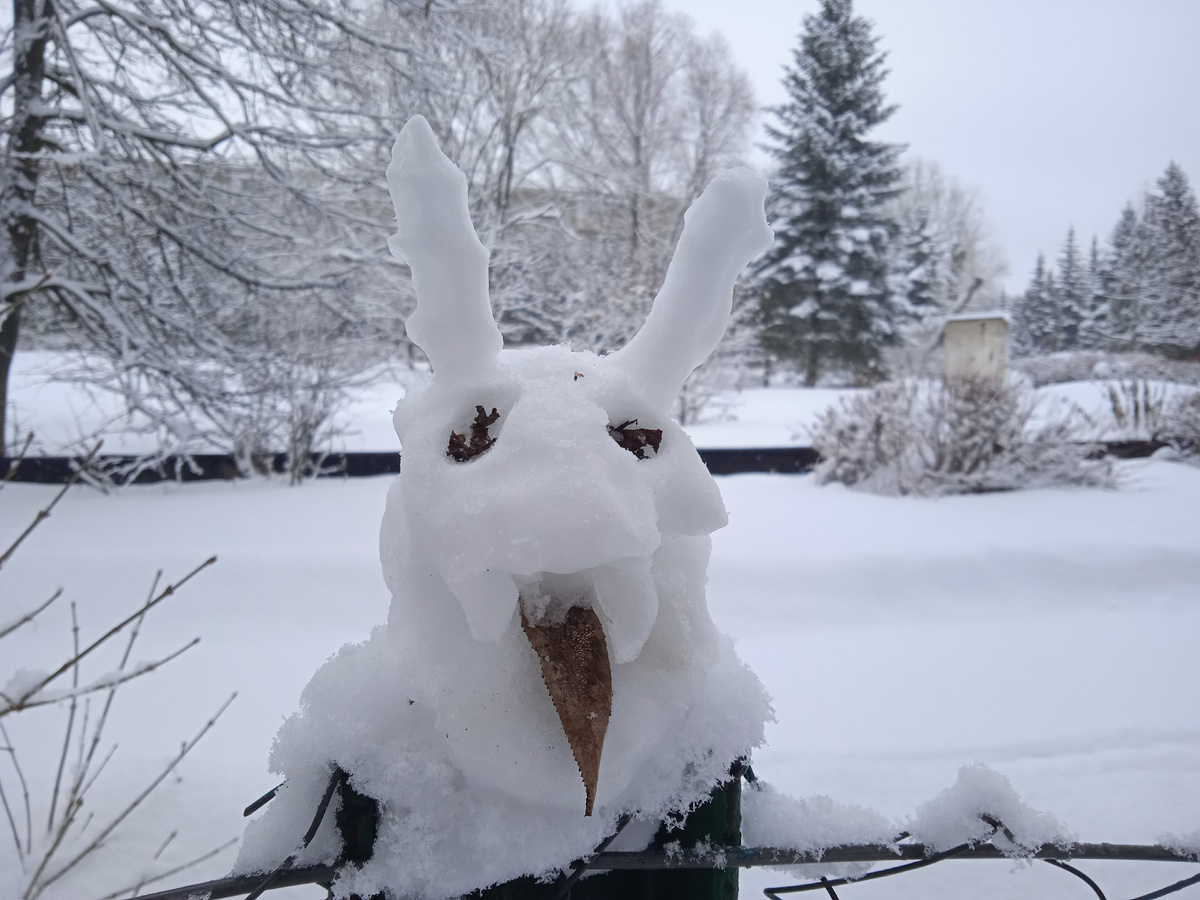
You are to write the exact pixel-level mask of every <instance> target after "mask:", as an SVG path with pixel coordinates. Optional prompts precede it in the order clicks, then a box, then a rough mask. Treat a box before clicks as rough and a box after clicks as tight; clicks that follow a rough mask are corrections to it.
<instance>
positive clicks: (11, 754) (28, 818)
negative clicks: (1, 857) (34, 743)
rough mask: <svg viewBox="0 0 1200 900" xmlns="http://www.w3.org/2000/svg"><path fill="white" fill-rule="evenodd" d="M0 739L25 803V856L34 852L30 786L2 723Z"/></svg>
mask: <svg viewBox="0 0 1200 900" xmlns="http://www.w3.org/2000/svg"><path fill="white" fill-rule="evenodd" d="M0 737H3V738H4V745H5V747H6V748H7V750H8V758H9V760H11V761H12V767H13V770H14V771H15V772H16V773H17V781H18V782H19V783H20V785H21V796H22V798H23V799H24V801H25V855H26V856H28V855H29V854H31V853H32V852H33V808H32V806H31V805H30V802H29V784H28V782H26V781H25V773H24V772H22V771H21V763H20V761H19V760H18V759H17V748H16V746H15V745H14V744H13V742H12V738H10V737H9V736H8V729H6V728H5V727H4V724H3V723H0Z"/></svg>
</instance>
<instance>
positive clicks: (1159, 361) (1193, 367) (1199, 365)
mask: <svg viewBox="0 0 1200 900" xmlns="http://www.w3.org/2000/svg"><path fill="white" fill-rule="evenodd" d="M1013 368H1014V369H1016V370H1017V371H1018V372H1021V373H1022V374H1024V375H1027V376H1028V377H1029V378H1030V379H1032V381H1033V384H1034V386H1035V387H1042V386H1043V385H1047V384H1060V383H1062V382H1064V381H1090V380H1092V379H1096V378H1104V379H1109V378H1115V379H1121V380H1130V379H1133V380H1137V379H1148V380H1152V381H1174V382H1177V383H1179V384H1197V385H1200V362H1187V361H1186V360H1175V359H1163V358H1162V357H1161V356H1152V355H1151V354H1149V353H1109V352H1105V351H1102V350H1066V351H1063V352H1061V353H1048V354H1046V355H1044V356H1026V357H1022V358H1019V359H1014V360H1013Z"/></svg>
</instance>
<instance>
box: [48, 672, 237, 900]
mask: <svg viewBox="0 0 1200 900" xmlns="http://www.w3.org/2000/svg"><path fill="white" fill-rule="evenodd" d="M236 697H237V693H236V692H235V693H233V694H231V695H230V696H229V699H228V700H226V701H225V702H224V703H222V704H221V707H220V709H218V710H217V711H216V712H215V713H214V714H213V716H212V718H210V719H209V720H208V721H207V722H205V723H204V727H203V728H201V729H200V731H199V732H198V733H197V734H196V736H195V737H194V738H192V739H191V740H190V741H188V742H187V743H185V744H184V745H183V746H182V747H181V748H180V750H179V753H177V754H176V755H175V757H174V758H173V759H172V760H171V761H170V762H169V763H167V765H166V766H164V767H163V769H162V771H161V772H159V773H158V775H157V776H156V777H155V778H154V780H152V781H151V782H150V783H149V784H148V785H147V786H146V787H145V788H144V789H143V790H142V791H141V793H139V794H138V795H137V796H136V797H134V798H133V800H132V801H130V802H129V804H128V805H126V807H125V809H123V810H122V811H121V812H120V813H118V814H117V815H116V816H115V817H114V818H113V820H112V821H111V822H109V823H108V824H107V825H106V826H104V828H102V829H101V830H100V833H99V834H98V835H96V837H95V838H93V839H92V841H91V843H89V844H88V845H87V846H86V847H84V848H83V849H82V850H80V851H79V852H78V853H77V854H75V856H73V857H71V859H70V860H68V861H67V862H66V863H65V864H64V865H63V866H62V867H61V868H59V869H58V871H56V872H55V873H54V874H53V875H51V876H50V877H49V878H47V879H46V880H45V881H42V882H41V883H40V884H38V887H37V890H36V891H35V892H33V893H31V896H30V900H35V898H36V897H37V896H38V895H40V894H41V893H42V892H43V891H44V890H45V889H46V888H48V887H50V885H52V884H54V883H55V882H56V881H58V879H60V878H62V877H63V876H64V875H66V874H67V873H68V872H70V871H71V870H72V869H73V868H75V866H77V865H78V864H79V863H80V862H81V861H83V860H84V859H86V858H87V857H88V856H89V855H91V854H92V853H93V852H94V851H95V850H96V848H97V847H99V846H100V844H101V843H103V841H104V839H105V838H107V837H108V836H109V835H110V834H112V833H113V831H114V830H116V828H117V827H118V826H120V824H121V823H122V822H124V821H125V820H126V819H127V818H128V817H129V816H130V814H131V813H132V812H133V811H134V810H135V809H137V808H138V807H139V806H141V804H142V802H143V801H145V799H146V798H147V797H149V796H150V794H151V793H152V792H153V791H154V789H155V788H157V787H158V786H159V785H160V784H162V783H163V781H165V780H166V778H167V776H168V775H170V774H171V773H172V772H174V771H175V769H176V768H177V767H178V766H179V764H180V763H181V762H183V760H184V758H185V757H186V756H187V755H188V753H190V752H191V750H192V748H193V747H195V746H196V744H198V743H199V742H200V740H201V738H203V737H204V736H205V735H206V734H208V732H209V731H210V730H211V729H212V728H213V726H214V725H216V724H217V719H219V718H220V717H221V714H222V713H223V712H225V710H226V709H228V708H229V704H231V703H232V702H233V701H234V699H235V698H236ZM49 861H50V855H49V854H47V855H46V856H45V857H44V858H43V860H42V864H41V865H40V866H39V867H38V871H37V872H35V873H34V877H33V878H32V879H30V884H36V883H37V882H38V879H39V878H40V876H41V875H42V873H43V872H44V871H45V868H46V865H47V864H48V863H49Z"/></svg>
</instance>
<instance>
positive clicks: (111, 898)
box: [96, 832, 238, 900]
mask: <svg viewBox="0 0 1200 900" xmlns="http://www.w3.org/2000/svg"><path fill="white" fill-rule="evenodd" d="M172 834H174V832H172ZM237 842H238V839H237V838H230V839H229V840H227V841H226V842H225V843H223V844H222V845H221V846H220V847H215V848H213V849H212V850H209V851H208V852H207V853H204V854H201V855H200V856H197V857H196V858H195V859H190V860H188V861H187V862H185V863H183V864H182V865H178V866H175V868H173V869H167V870H166V871H165V872H159V873H158V874H157V875H155V876H153V877H151V878H143V879H142V880H141V881H139V882H138V883H137V884H132V885H130V886H129V887H124V888H121V890H119V891H113V892H112V893H111V894H105V895H104V896H103V897H97V898H96V900H115V898H117V897H123V896H125V895H126V894H129V893H130V892H132V893H134V894H136V893H137V892H138V891H140V890H141V889H142V888H144V887H145V886H146V885H148V884H154V882H156V881H162V880H163V879H164V878H170V877H171V876H172V875H178V874H179V873H180V872H183V871H185V870H187V869H190V868H192V866H198V865H200V863H202V862H206V861H207V860H210V859H212V858H213V857H214V856H217V855H218V854H221V853H224V852H225V851H226V850H228V849H229V848H230V847H232V846H233V845H234V844H236V843H237ZM164 846H165V845H164ZM160 852H161V850H160ZM157 858H158V856H157V854H156V855H155V859H157Z"/></svg>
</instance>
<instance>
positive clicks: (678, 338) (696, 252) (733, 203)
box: [608, 169, 775, 410]
mask: <svg viewBox="0 0 1200 900" xmlns="http://www.w3.org/2000/svg"><path fill="white" fill-rule="evenodd" d="M766 195H767V182H766V180H765V179H763V178H762V177H761V176H759V175H757V174H756V173H755V172H753V171H751V170H750V169H730V170H727V171H724V172H721V173H720V174H718V175H717V177H716V178H714V179H713V181H712V183H711V184H710V185H709V186H708V188H707V189H706V190H705V191H704V193H703V194H701V195H700V196H699V197H698V198H697V199H696V202H695V203H693V204H692V205H691V207H690V208H689V209H688V211H687V212H686V213H684V216H683V222H684V224H683V233H682V234H681V235H680V236H679V243H678V244H677V245H676V247H675V255H674V257H672V259H671V265H670V266H669V267H668V268H667V276H666V278H665V279H664V280H663V286H662V290H660V291H659V292H658V296H657V297H656V298H655V300H654V306H653V308H651V310H650V315H649V316H647V317H646V322H645V324H644V325H642V327H641V330H640V331H638V333H637V334H636V335H634V336H633V339H632V340H631V341H630V342H629V343H628V344H626V345H625V346H624V347H622V348H621V349H620V350H618V351H617V352H616V353H614V354H612V355H611V356H610V357H608V359H609V360H611V362H612V363H613V364H615V365H618V366H621V367H622V368H624V369H625V370H626V371H627V372H628V373H629V374H630V375H631V376H632V377H633V379H634V381H635V382H636V383H637V384H638V385H639V386H640V387H641V388H642V389H643V391H644V392H645V394H646V396H647V399H649V400H650V401H651V402H652V403H653V404H654V405H655V406H657V407H658V408H659V409H663V410H666V409H669V408H670V405H671V403H672V402H673V401H674V399H675V395H676V394H677V393H678V391H679V389H680V388H681V387H683V383H684V381H686V380H687V377H688V376H689V375H691V374H692V372H693V370H695V368H696V367H697V366H699V365H700V364H701V363H702V362H704V360H706V359H707V358H708V356H709V354H710V353H712V352H713V350H715V349H716V347H717V344H718V343H719V342H720V340H721V336H722V335H723V334H724V333H725V326H726V325H727V324H728V323H729V312H730V307H731V304H732V302H733V285H734V282H735V281H737V277H738V274H739V273H740V272H741V271H742V269H743V268H744V267H745V266H746V264H747V263H748V262H750V260H752V259H754V258H755V257H756V256H758V255H759V254H760V253H762V252H763V251H765V250H766V249H767V248H768V247H770V246H771V242H772V241H773V240H774V238H775V235H774V232H772V231H771V229H770V227H769V226H768V225H767V220H766V216H765V215H764V214H763V202H764V200H765V199H766Z"/></svg>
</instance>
